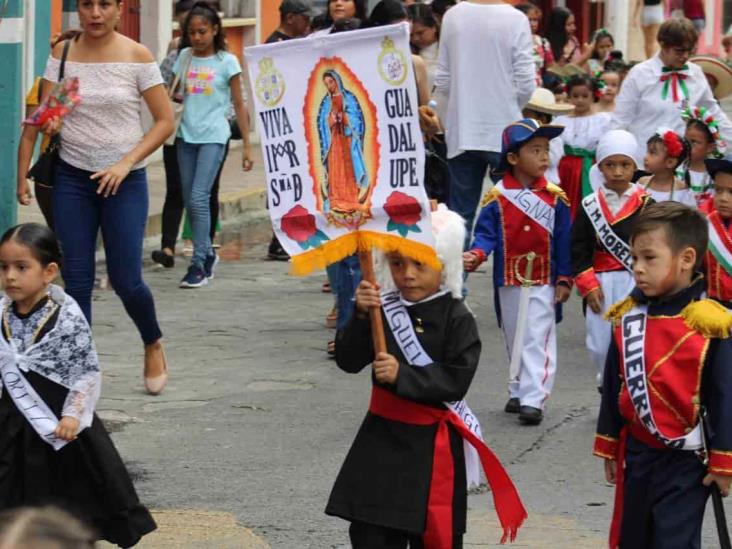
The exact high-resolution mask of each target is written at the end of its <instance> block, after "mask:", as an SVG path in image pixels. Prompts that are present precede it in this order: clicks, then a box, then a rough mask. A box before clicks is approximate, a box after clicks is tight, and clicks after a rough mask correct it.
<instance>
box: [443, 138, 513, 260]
mask: <svg viewBox="0 0 732 549" xmlns="http://www.w3.org/2000/svg"><path fill="white" fill-rule="evenodd" d="M500 160H501V155H500V154H499V153H497V152H489V151H465V152H464V153H462V154H460V155H458V156H456V157H455V158H451V159H449V160H448V161H447V164H448V167H449V168H450V179H451V180H450V203H449V207H450V209H451V210H453V211H455V212H457V213H459V214H460V216H461V217H462V218H463V219H465V226H466V227H467V234H466V236H465V249H467V248H468V246H470V240H471V235H472V234H473V223H474V221H475V212H476V210H477V209H478V204H479V203H480V193H481V191H482V190H483V180H484V179H485V176H486V174H487V173H488V169H489V168H491V169H493V170H495V169H496V168H498V163H499V162H500ZM494 181H497V179H494Z"/></svg>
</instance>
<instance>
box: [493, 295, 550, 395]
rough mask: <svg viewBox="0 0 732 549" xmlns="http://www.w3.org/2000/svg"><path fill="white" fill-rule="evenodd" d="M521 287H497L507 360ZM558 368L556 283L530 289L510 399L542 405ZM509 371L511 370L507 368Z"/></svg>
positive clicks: (514, 332)
mask: <svg viewBox="0 0 732 549" xmlns="http://www.w3.org/2000/svg"><path fill="white" fill-rule="evenodd" d="M520 294H521V288H520V287H518V286H503V287H501V288H498V299H499V300H500V304H501V318H502V321H503V322H502V324H503V336H504V337H505V340H506V347H507V350H508V360H509V363H510V361H511V353H512V351H513V340H514V337H515V335H516V322H517V320H518V318H517V317H518V309H519V297H520ZM556 371H557V331H556V316H555V305H554V286H551V285H545V286H532V287H531V288H529V307H528V314H527V315H526V329H525V332H524V345H523V348H522V350H521V367H520V369H519V378H518V381H509V384H508V394H509V397H510V398H518V399H519V401H520V402H521V405H522V406H532V407H534V408H540V409H541V408H543V407H544V403H545V402H546V399H547V398H549V393H551V391H552V387H553V386H554V377H555V374H556ZM506 372H507V373H508V370H506Z"/></svg>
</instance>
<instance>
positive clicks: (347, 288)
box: [335, 254, 362, 330]
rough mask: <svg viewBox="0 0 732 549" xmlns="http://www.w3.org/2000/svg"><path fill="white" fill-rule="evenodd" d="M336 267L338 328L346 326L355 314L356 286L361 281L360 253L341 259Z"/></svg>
mask: <svg viewBox="0 0 732 549" xmlns="http://www.w3.org/2000/svg"><path fill="white" fill-rule="evenodd" d="M335 265H337V268H336V275H335V278H336V303H337V304H338V305H337V306H338V321H337V323H336V328H337V329H338V330H342V329H343V328H345V327H346V326H347V325H348V323H349V322H350V320H351V317H352V316H353V311H354V308H355V307H356V302H355V301H354V297H355V295H356V288H358V285H359V284H360V283H361V278H362V276H361V264H360V263H359V261H358V254H354V255H349V256H348V257H346V258H344V259H342V260H340V261H339V262H338V263H336V264H335Z"/></svg>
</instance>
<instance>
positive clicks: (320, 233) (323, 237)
mask: <svg viewBox="0 0 732 549" xmlns="http://www.w3.org/2000/svg"><path fill="white" fill-rule="evenodd" d="M315 236H316V237H317V238H318V244H320V243H321V242H324V241H326V240H330V238H328V235H327V234H325V233H324V232H323V231H321V230H320V229H317V230H316V232H315Z"/></svg>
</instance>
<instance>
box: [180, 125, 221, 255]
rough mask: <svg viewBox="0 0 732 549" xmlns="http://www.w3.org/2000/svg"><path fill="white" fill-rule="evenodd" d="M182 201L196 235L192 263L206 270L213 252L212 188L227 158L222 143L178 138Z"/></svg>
mask: <svg viewBox="0 0 732 549" xmlns="http://www.w3.org/2000/svg"><path fill="white" fill-rule="evenodd" d="M176 147H177V149H178V167H179V168H180V183H181V187H182V189H183V204H185V207H186V210H187V212H188V219H189V220H190V222H191V233H192V236H193V258H192V259H191V265H197V266H198V267H200V268H201V269H203V265H204V263H205V261H206V258H207V257H208V256H210V255H212V254H213V253H214V251H213V245H212V243H211V234H210V230H211V207H210V206H209V202H210V200H211V189H213V185H214V181H215V180H216V174H217V173H218V172H219V168H220V167H221V162H222V160H223V159H224V148H225V145H224V144H223V143H186V142H185V141H183V140H182V139H178V141H176Z"/></svg>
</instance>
